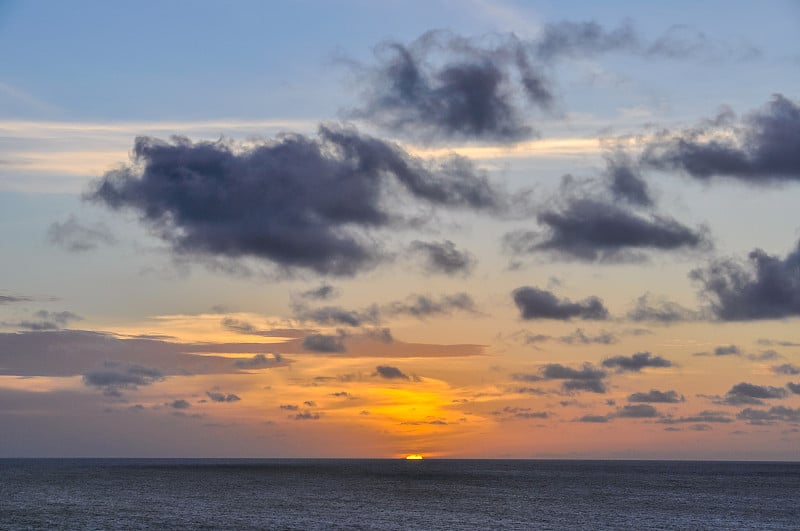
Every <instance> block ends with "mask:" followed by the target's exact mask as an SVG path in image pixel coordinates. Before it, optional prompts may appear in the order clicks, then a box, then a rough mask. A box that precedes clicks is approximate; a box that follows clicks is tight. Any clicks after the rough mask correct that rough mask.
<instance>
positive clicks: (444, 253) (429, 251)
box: [409, 240, 475, 276]
mask: <svg viewBox="0 0 800 531" xmlns="http://www.w3.org/2000/svg"><path fill="white" fill-rule="evenodd" d="M409 249H410V251H411V252H412V253H415V254H417V255H420V256H421V257H422V258H423V261H424V269H425V271H426V272H428V273H442V274H445V275H465V276H466V275H469V274H470V273H471V272H472V270H473V269H474V267H475V257H474V256H473V255H472V254H471V253H469V252H468V251H459V250H458V249H457V248H456V245H455V244H454V243H453V242H451V241H450V240H445V241H443V242H423V241H419V240H415V241H413V242H411V245H410V247H409Z"/></svg>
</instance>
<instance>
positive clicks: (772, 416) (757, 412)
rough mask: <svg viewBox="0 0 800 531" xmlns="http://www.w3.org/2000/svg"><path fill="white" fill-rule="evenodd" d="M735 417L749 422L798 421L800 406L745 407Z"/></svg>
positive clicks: (799, 418)
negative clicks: (764, 408) (762, 408)
mask: <svg viewBox="0 0 800 531" xmlns="http://www.w3.org/2000/svg"><path fill="white" fill-rule="evenodd" d="M736 418H737V419H739V420H746V421H748V422H749V423H750V424H756V425H758V424H768V423H772V422H776V421H782V422H800V408H798V409H792V408H790V407H785V406H773V407H771V408H769V409H768V410H761V409H752V408H746V409H744V410H742V411H740V412H739V413H738V414H737V415H736Z"/></svg>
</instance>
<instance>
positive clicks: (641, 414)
mask: <svg viewBox="0 0 800 531" xmlns="http://www.w3.org/2000/svg"><path fill="white" fill-rule="evenodd" d="M614 416H615V417H621V418H632V419H643V418H655V417H660V416H661V414H660V413H659V412H658V410H656V408H654V407H653V406H651V405H649V404H629V405H626V406H622V407H621V408H619V409H617V411H616V413H614Z"/></svg>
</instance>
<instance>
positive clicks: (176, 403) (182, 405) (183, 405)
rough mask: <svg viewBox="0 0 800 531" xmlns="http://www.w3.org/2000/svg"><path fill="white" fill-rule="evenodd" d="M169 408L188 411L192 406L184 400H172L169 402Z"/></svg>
mask: <svg viewBox="0 0 800 531" xmlns="http://www.w3.org/2000/svg"><path fill="white" fill-rule="evenodd" d="M169 407H171V408H174V409H189V408H190V407H192V405H191V404H190V403H189V402H187V401H186V400H183V399H182V398H181V399H178V400H173V401H172V402H170V404H169Z"/></svg>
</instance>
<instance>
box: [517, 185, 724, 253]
mask: <svg viewBox="0 0 800 531" xmlns="http://www.w3.org/2000/svg"><path fill="white" fill-rule="evenodd" d="M537 220H538V222H539V224H540V225H543V226H544V227H545V230H544V231H541V232H536V231H530V230H518V231H512V232H509V233H507V234H506V235H505V237H504V243H505V245H506V247H507V248H508V249H509V250H510V251H511V252H512V253H514V254H531V253H541V252H546V253H551V254H553V255H554V256H556V257H558V258H562V259H566V260H579V261H589V262H591V261H600V262H620V261H630V260H640V259H641V258H642V257H641V256H640V255H638V254H636V252H637V251H641V250H660V251H674V250H680V249H701V248H705V247H708V246H710V242H709V240H708V236H707V234H706V232H707V231H706V229H704V228H702V227H701V228H698V229H691V228H689V227H687V226H686V225H683V224H681V223H679V222H678V221H676V220H674V219H672V218H670V217H667V216H660V215H654V214H643V213H637V212H634V211H632V210H629V209H628V208H625V207H623V206H621V205H619V204H614V203H611V202H606V201H604V200H596V199H594V198H588V197H586V198H573V199H569V200H568V201H567V202H566V204H565V205H563V206H561V207H557V208H555V209H548V210H545V211H543V212H540V213H539V214H538V216H537Z"/></svg>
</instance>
